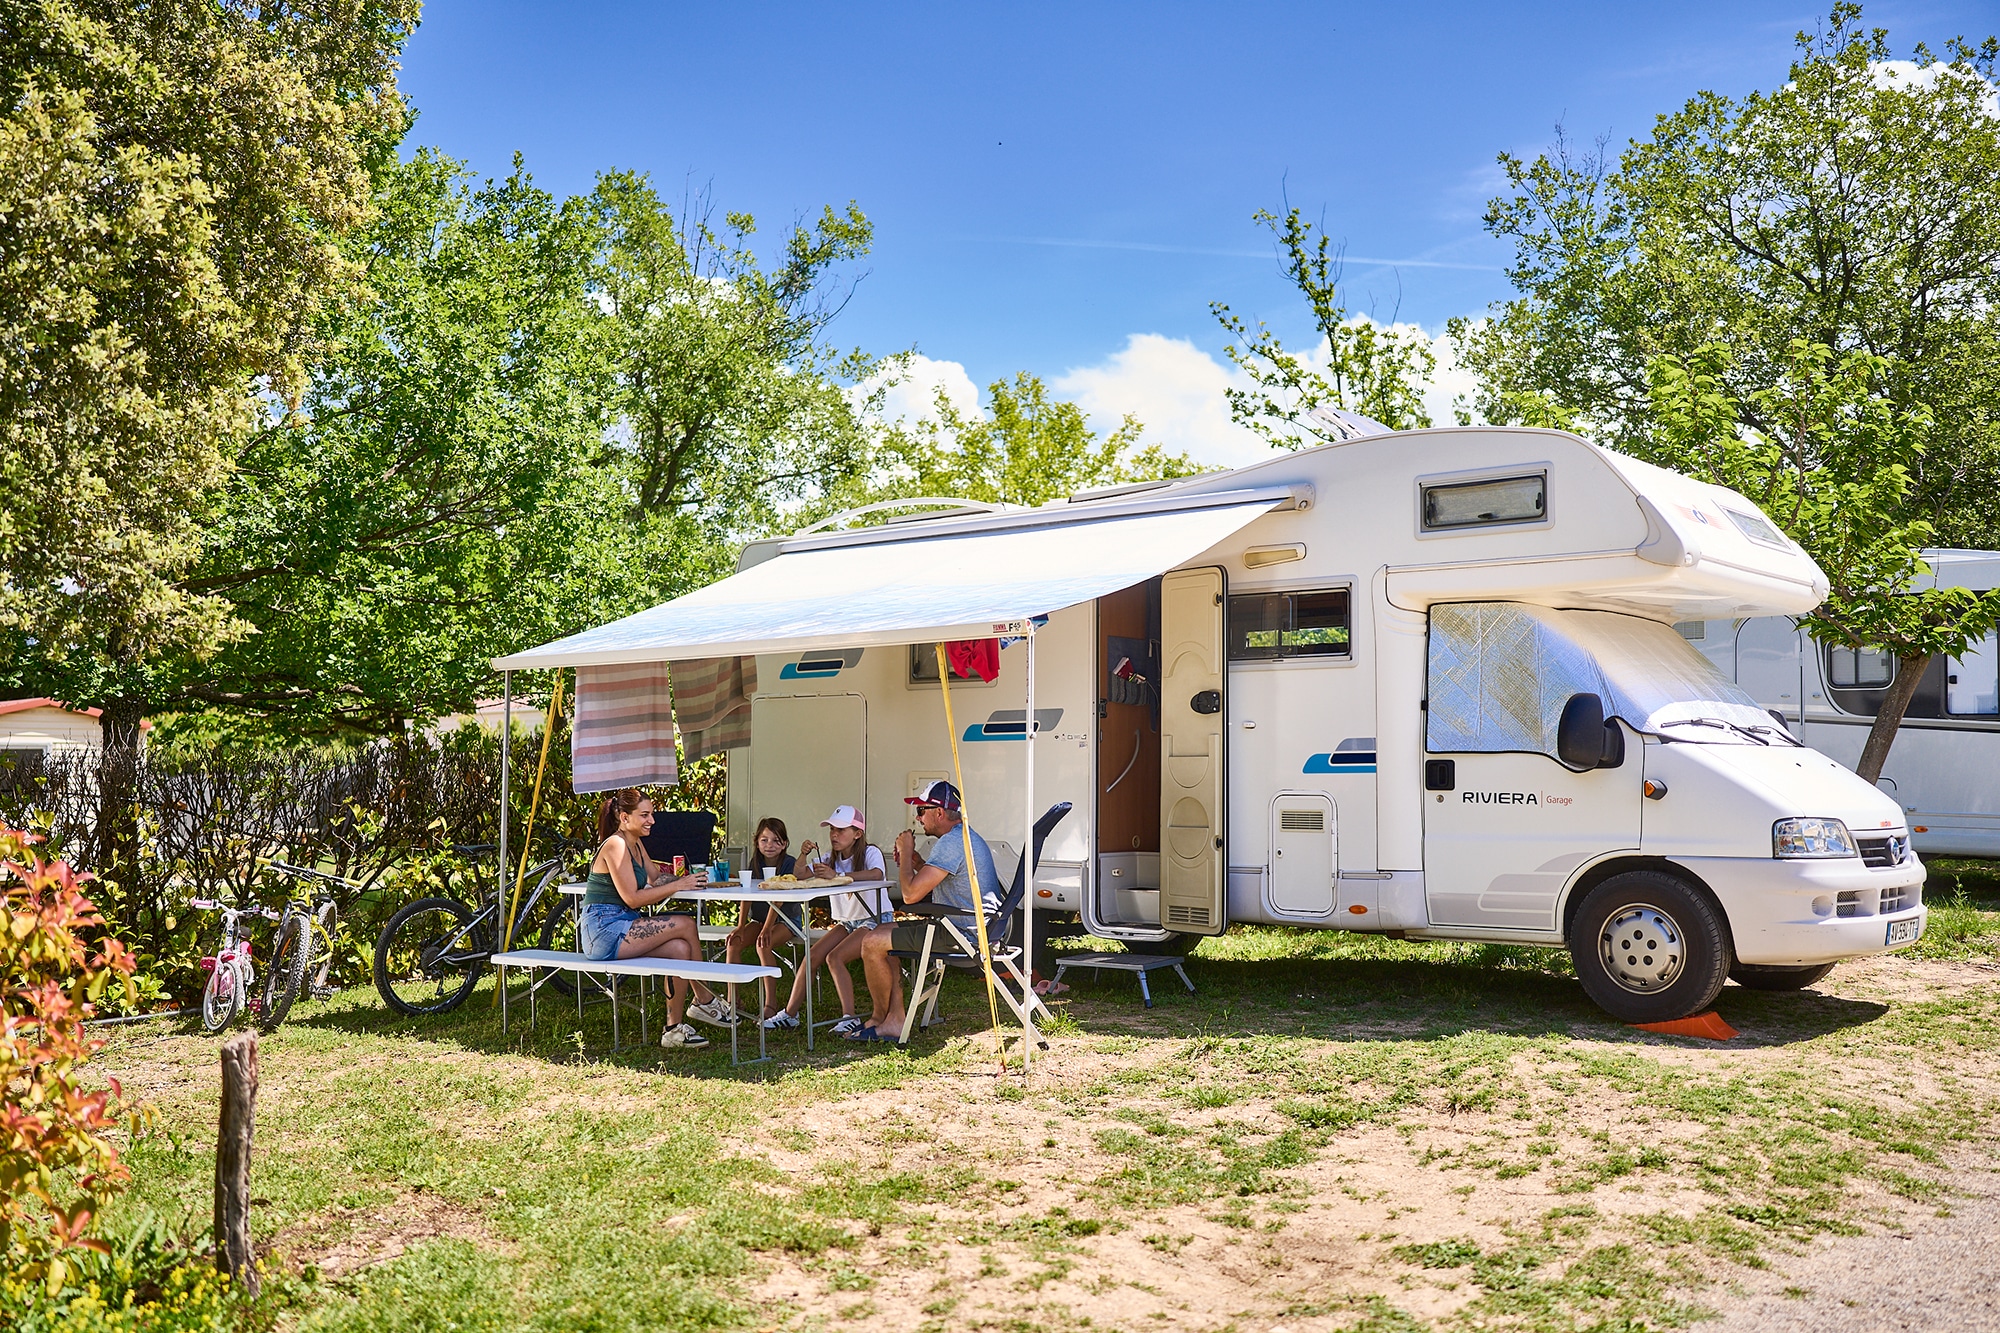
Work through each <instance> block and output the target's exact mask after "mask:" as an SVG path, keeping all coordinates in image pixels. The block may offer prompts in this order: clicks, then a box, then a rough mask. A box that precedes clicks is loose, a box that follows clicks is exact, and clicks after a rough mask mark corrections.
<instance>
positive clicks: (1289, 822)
mask: <svg viewBox="0 0 2000 1333" xmlns="http://www.w3.org/2000/svg"><path fill="white" fill-rule="evenodd" d="M1278 828H1279V829H1280V830H1281V831H1282V832H1285V833H1324V832H1326V811H1324V810H1280V811H1278Z"/></svg>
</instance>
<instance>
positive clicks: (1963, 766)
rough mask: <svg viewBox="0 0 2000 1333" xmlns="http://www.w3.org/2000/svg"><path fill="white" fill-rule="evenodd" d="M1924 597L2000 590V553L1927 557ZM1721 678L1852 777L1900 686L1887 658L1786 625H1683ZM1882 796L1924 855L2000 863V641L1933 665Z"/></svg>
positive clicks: (1913, 702)
mask: <svg viewBox="0 0 2000 1333" xmlns="http://www.w3.org/2000/svg"><path fill="white" fill-rule="evenodd" d="M1924 561H1925V563H1926V564H1928V565H1929V566H1930V573H1929V574H1927V575H1924V576H1923V578H1922V579H1921V580H1920V581H1919V586H1920V587H1925V588H1932V587H1934V588H1971V589H1973V590H1974V591H1978V592H1985V591H1987V590H1989V589H1992V588H2000V551H1959V550H1937V551H1925V552H1924ZM1676 628H1677V629H1679V630H1680V632H1681V633H1682V634H1683V635H1684V636H1685V637H1686V638H1687V639H1688V640H1689V641H1691V642H1692V643H1693V644H1694V646H1695V647H1697V648H1699V649H1700V650H1701V651H1702V652H1703V653H1704V654H1705V655H1706V656H1707V657H1708V659H1709V660H1710V661H1712V662H1714V663H1715V665H1716V667H1717V668H1718V669H1720V670H1721V671H1722V673H1723V674H1724V675H1726V676H1728V677H1729V678H1730V679H1731V680H1734V681H1735V682H1736V683H1737V684H1738V685H1740V686H1741V687H1742V688H1743V690H1744V691H1745V692H1746V693H1748V694H1749V695H1750V696H1751V697H1752V698H1754V699H1756V700H1757V702H1758V703H1760V704H1762V705H1763V706H1764V707H1765V708H1767V709H1770V710H1772V711H1773V712H1776V713H1778V714H1780V715H1782V716H1783V717H1784V718H1785V720H1786V722H1787V724H1788V725H1789V726H1790V728H1791V729H1792V730H1793V731H1794V732H1796V733H1798V734H1799V735H1801V736H1802V737H1803V739H1804V740H1805V742H1806V743H1807V744H1808V745H1811V746H1812V747H1813V748H1814V749H1816V750H1820V751H1823V752H1824V753H1826V754H1828V755H1830V756H1832V757H1833V758H1835V759H1837V760H1839V761H1840V762H1841V763H1843V764H1845V765H1847V766H1848V767H1849V768H1853V767H1854V766H1856V765H1857V764H1859V763H1860V761H1861V747H1862V745H1863V744H1864V743H1865V742H1866V741H1867V739H1868V732H1869V728H1870V727H1872V726H1873V725H1874V721H1875V714H1876V712H1877V711H1878V710H1879V709H1880V708H1881V706H1882V697H1883V695H1884V694H1885V693H1886V692H1887V691H1888V689H1889V686H1890V684H1891V682H1893V681H1894V680H1895V677H1896V670H1897V665H1896V659H1895V658H1894V657H1893V656H1891V655H1890V654H1889V653H1886V652H1880V651H1875V650H1871V649H1868V648H1854V647H1851V646H1849V645H1846V644H1830V643H1823V642H1820V641H1819V640H1817V639H1814V638H1813V637H1812V636H1811V635H1808V634H1806V633H1804V632H1803V631H1801V630H1800V629H1799V628H1798V626H1797V624H1796V623H1795V622H1794V621H1793V620H1792V619H1791V618H1789V617H1786V616H1759V617H1755V618H1752V619H1747V620H1699V621H1690V622H1687V623H1684V624H1681V625H1678V626H1676ZM1881 786H1882V789H1883V790H1884V791H1885V792H1887V793H1888V794H1889V795H1890V796H1891V797H1892V798H1893V799H1894V800H1895V801H1896V802H1897V804H1899V805H1900V806H1902V808H1903V814H1904V818H1905V819H1906V820H1907V821H1908V823H1909V825H1910V833H1911V836H1912V839H1913V840H1914V841H1915V843H1916V846H1917V850H1918V851H1920V852H1927V853H1930V854H1932V855H1937V856H1981V857H1993V856H2000V639H1996V636H1995V635H1994V634H1992V633H1990V632H1989V633H1988V634H1987V635H1986V637H1985V638H1984V639H1983V640H1982V641H1980V642H1979V643H1977V644H1974V645H1973V646H1972V648H1971V649H1970V650H1969V651H1968V652H1967V653H1966V654H1965V655H1964V656H1963V657H1949V658H1947V657H1934V658H1932V659H1931V661H1930V664H1929V665H1928V666H1927V667H1925V668H1924V674H1923V679H1922V680H1921V681H1919V682H1918V684H1917V691H1916V693H1915V694H1914V695H1913V696H1912V697H1911V699H1910V707H1909V711H1908V712H1907V713H1906V714H1905V715H1904V718H1903V723H1902V725H1901V726H1900V727H1898V728H1897V730H1896V742H1895V744H1894V745H1892V746H1891V747H1890V749H1889V759H1888V762H1887V763H1886V764H1885V765H1884V766H1883V769H1882V778H1881Z"/></svg>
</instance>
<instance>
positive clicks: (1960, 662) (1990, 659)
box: [1944, 634, 2000, 717]
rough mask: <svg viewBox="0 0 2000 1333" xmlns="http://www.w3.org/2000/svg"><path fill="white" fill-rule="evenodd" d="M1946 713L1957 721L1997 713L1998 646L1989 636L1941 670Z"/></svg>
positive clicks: (1999, 682)
mask: <svg viewBox="0 0 2000 1333" xmlns="http://www.w3.org/2000/svg"><path fill="white" fill-rule="evenodd" d="M1944 682H1945V683H1944V706H1945V711H1946V712H1948V713H1951V714H1953V715H1954V716H1957V717H1967V716H1972V717H1991V716H1993V715H1994V714H1997V713H2000V642H1996V640H1995V636H1993V635H1991V634H1989V635H1987V636H1986V637H1985V638H1984V639H1982V640H1980V641H1979V642H1978V643H1975V644H1973V645H1972V647H1970V648H1968V649H1967V650H1966V653H1965V656H1963V657H1954V658H1952V659H1951V660H1950V661H1949V662H1947V663H1946V664H1945V669H1944Z"/></svg>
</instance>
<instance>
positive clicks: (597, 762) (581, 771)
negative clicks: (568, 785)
mask: <svg viewBox="0 0 2000 1333" xmlns="http://www.w3.org/2000/svg"><path fill="white" fill-rule="evenodd" d="M569 756H570V770H571V774H572V785H573V786H574V787H575V789H576V790H577V791H579V792H587V791H613V790H615V789H617V788H619V787H640V786H661V787H671V786H674V785H676V784H677V783H679V781H680V772H679V769H678V768H677V767H676V765H675V762H674V712H673V702H672V695H671V693H670V692H669V690H668V679H667V664H666V663H664V662H644V663H638V664H635V665H632V666H602V667H578V668H577V669H576V720H575V724H574V725H573V726H572V727H571V728H570V733H569Z"/></svg>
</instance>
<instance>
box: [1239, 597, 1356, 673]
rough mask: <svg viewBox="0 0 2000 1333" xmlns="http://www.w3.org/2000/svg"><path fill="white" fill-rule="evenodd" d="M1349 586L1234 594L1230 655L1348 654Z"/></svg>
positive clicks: (1260, 658) (1246, 658) (1265, 658)
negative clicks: (1300, 590)
mask: <svg viewBox="0 0 2000 1333" xmlns="http://www.w3.org/2000/svg"><path fill="white" fill-rule="evenodd" d="M1348 648H1349V641H1348V625H1347V589H1345V588H1331V589H1327V590H1325V591H1322V592H1272V593H1249V594H1246V595H1243V596H1239V597H1232V598H1230V599H1229V660H1230V661H1232V662H1275V661H1279V660H1282V659H1284V658H1290V657H1346V656H1347V654H1348Z"/></svg>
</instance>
